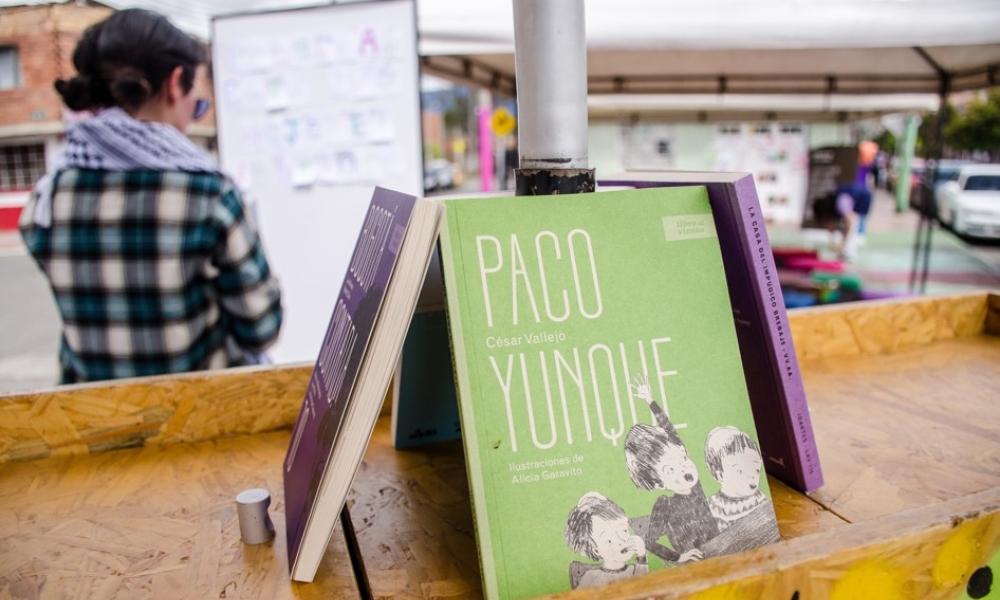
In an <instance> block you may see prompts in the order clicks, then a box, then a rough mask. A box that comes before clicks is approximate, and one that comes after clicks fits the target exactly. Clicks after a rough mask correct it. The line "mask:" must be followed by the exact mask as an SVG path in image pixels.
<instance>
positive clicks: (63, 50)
mask: <svg viewBox="0 0 1000 600" xmlns="http://www.w3.org/2000/svg"><path fill="white" fill-rule="evenodd" d="M112 12H113V9H112V8H110V7H108V6H105V5H103V4H100V3H97V2H93V1H90V0H76V1H72V2H67V3H64V4H33V5H26V6H9V7H0V230H9V229H14V228H16V226H17V220H18V218H19V216H20V213H21V208H22V207H23V206H24V204H25V203H26V202H27V199H28V194H29V193H30V191H31V188H32V187H33V186H34V184H35V182H36V181H37V180H38V178H39V177H41V176H42V175H43V174H44V173H45V172H46V170H47V169H48V167H49V166H50V165H51V164H52V162H53V160H54V158H55V156H56V155H57V154H58V153H59V152H60V151H61V150H62V149H63V147H64V146H65V142H64V136H63V133H64V132H65V129H66V126H67V125H68V124H70V123H71V122H72V121H73V120H74V119H78V118H80V116H78V115H74V114H73V113H71V112H70V111H68V110H66V109H65V107H64V106H63V104H62V99H61V98H60V97H59V94H58V93H57V92H56V90H55V87H54V86H53V84H54V82H55V81H56V79H68V78H70V77H72V76H73V75H74V74H75V72H76V70H75V69H74V68H73V50H74V49H75V48H76V43H77V41H78V40H79V39H80V36H81V35H82V33H83V32H84V30H86V29H87V27H89V26H90V25H92V24H94V23H96V22H98V21H100V20H102V19H104V18H106V17H107V16H108V15H110V14H111V13H112ZM214 122H215V115H214V113H212V112H210V113H209V114H208V115H207V116H206V117H205V119H204V120H203V121H202V123H200V124H197V125H195V126H192V127H191V129H190V130H189V131H188V133H189V135H191V137H192V138H193V139H195V140H196V141H198V142H199V143H200V144H201V145H202V146H203V147H205V148H208V149H211V148H214V138H215V126H214Z"/></svg>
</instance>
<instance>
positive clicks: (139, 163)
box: [33, 107, 219, 228]
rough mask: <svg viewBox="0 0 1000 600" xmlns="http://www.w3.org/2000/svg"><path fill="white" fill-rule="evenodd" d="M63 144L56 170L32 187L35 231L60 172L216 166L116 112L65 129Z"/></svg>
mask: <svg viewBox="0 0 1000 600" xmlns="http://www.w3.org/2000/svg"><path fill="white" fill-rule="evenodd" d="M66 143H67V145H66V150H65V151H64V152H63V153H62V154H61V155H60V156H59V157H57V158H56V161H55V167H54V168H53V169H52V170H50V171H49V172H48V173H47V174H46V175H45V176H44V177H42V179H40V180H39V181H38V183H37V184H36V185H35V192H36V193H37V194H38V201H37V202H36V203H35V211H34V214H33V220H34V222H35V224H36V225H38V226H40V227H46V228H47V227H50V226H51V225H52V193H53V189H52V186H53V183H54V182H55V176H56V175H57V174H58V173H59V171H62V170H65V169H100V170H105V171H139V170H151V171H188V172H206V173H218V172H219V166H218V164H216V162H215V161H214V160H213V159H212V158H211V157H210V156H208V154H206V153H205V152H204V151H203V150H202V149H200V148H198V146H196V145H195V144H194V143H193V142H192V141H191V140H190V139H188V138H187V136H185V135H184V134H183V133H181V132H180V131H178V130H177V129H175V128H174V127H173V126H171V125H167V124H166V123H158V122H148V121H139V120H136V119H133V118H132V117H131V116H130V115H129V114H128V113H127V112H125V111H124V110H122V109H121V108H117V107H114V108H108V109H106V110H102V111H101V112H99V113H98V114H97V115H95V116H94V117H92V118H90V119H87V120H85V121H82V122H80V123H77V124H75V125H72V126H70V127H69V128H68V129H67V130H66Z"/></svg>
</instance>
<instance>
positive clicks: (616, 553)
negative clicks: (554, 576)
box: [566, 492, 649, 589]
mask: <svg viewBox="0 0 1000 600" xmlns="http://www.w3.org/2000/svg"><path fill="white" fill-rule="evenodd" d="M566 543H567V544H569V547H570V548H571V549H572V550H573V551H574V552H576V553H578V554H582V555H584V556H586V557H587V558H589V559H590V560H593V561H597V563H598V564H587V563H581V562H573V563H572V564H570V585H571V587H572V588H573V589H576V588H578V587H595V586H599V585H604V584H605V583H610V582H612V581H618V580H620V579H625V578H628V577H632V576H634V575H641V574H644V573H648V572H649V566H648V565H647V564H646V546H645V544H644V543H643V540H642V538H641V537H639V536H637V535H633V534H632V533H631V531H630V530H629V524H628V518H627V517H626V516H625V511H624V510H622V508H621V507H620V506H618V505H617V504H615V503H614V502H613V501H611V500H608V499H607V498H605V497H604V496H603V495H601V494H599V493H597V492H588V493H587V494H584V496H583V497H582V498H580V501H579V502H578V503H577V504H576V506H574V507H573V509H572V510H570V512H569V517H568V518H567V519H566ZM633 557H635V559H636V562H635V563H630V562H629V561H631V560H632V558H633Z"/></svg>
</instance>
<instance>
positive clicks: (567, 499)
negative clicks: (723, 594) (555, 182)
mask: <svg viewBox="0 0 1000 600" xmlns="http://www.w3.org/2000/svg"><path fill="white" fill-rule="evenodd" d="M444 205H445V209H446V212H445V214H446V223H445V225H444V226H443V227H442V233H441V262H442V269H443V275H444V282H445V295H446V300H447V311H448V323H449V327H450V335H451V344H452V356H453V360H454V366H455V379H456V383H457V388H458V396H459V406H460V412H461V427H462V436H463V438H462V439H463V443H464V445H465V452H466V463H467V467H468V474H469V483H470V487H471V494H472V503H473V510H474V513H475V520H476V534H477V539H478V543H479V552H480V564H481V567H482V575H483V586H484V591H485V596H486V597H487V598H525V597H533V596H537V595H541V594H546V593H552V592H558V591H561V590H568V589H572V588H577V587H585V586H593V585H602V584H604V583H607V582H611V581H614V580H617V579H621V578H624V577H631V576H640V575H642V574H644V573H647V572H649V571H651V570H656V569H660V568H664V567H673V566H676V565H683V564H686V563H688V562H692V561H697V560H709V559H711V557H712V556H715V555H719V554H727V553H731V552H738V551H742V550H745V549H750V548H753V547H756V546H759V545H762V544H765V543H769V542H773V541H777V540H778V539H779V537H778V530H777V523H776V520H775V517H774V509H773V505H772V503H771V494H770V490H769V489H768V487H767V479H766V477H765V476H764V473H763V470H762V468H761V467H762V464H761V459H760V451H759V449H758V445H757V444H758V442H757V433H756V430H755V428H754V422H753V416H752V413H751V410H750V404H749V398H748V395H747V388H746V384H745V381H744V377H743V371H742V363H741V360H740V352H739V347H738V345H737V340H736V332H735V329H734V324H733V319H732V312H731V309H730V304H729V295H728V291H727V286H726V278H725V274H724V271H723V266H722V256H721V253H720V250H719V240H718V236H717V234H716V230H715V226H714V224H713V219H712V214H711V211H710V208H709V203H708V195H707V192H706V190H705V188H704V187H680V188H651V189H645V190H625V191H610V192H599V193H594V194H583V195H562V196H547V197H504V198H482V199H481V198H476V199H456V200H448V201H445V202H444Z"/></svg>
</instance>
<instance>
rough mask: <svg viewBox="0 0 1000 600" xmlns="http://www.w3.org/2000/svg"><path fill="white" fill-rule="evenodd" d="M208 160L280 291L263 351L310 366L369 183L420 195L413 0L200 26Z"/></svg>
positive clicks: (247, 17) (326, 7) (316, 9)
mask: <svg viewBox="0 0 1000 600" xmlns="http://www.w3.org/2000/svg"><path fill="white" fill-rule="evenodd" d="M212 60H213V81H214V87H215V104H216V122H217V128H218V140H219V159H220V162H221V165H222V168H223V170H224V171H225V172H227V173H229V174H230V175H231V176H232V177H233V178H234V179H235V180H236V182H237V184H238V185H239V187H240V189H242V190H243V192H244V198H245V200H246V201H247V204H248V206H249V207H250V209H251V212H252V213H253V214H254V216H255V218H256V220H257V224H258V227H259V229H260V234H261V239H262V241H263V244H264V249H265V251H266V252H267V257H268V262H269V263H270V265H271V268H272V269H273V270H274V272H275V273H276V275H277V276H278V278H279V281H280V282H281V290H282V305H283V307H284V315H285V317H284V323H283V325H282V328H281V334H280V337H279V338H278V341H277V342H276V343H275V345H274V346H272V347H271V348H270V349H269V351H268V354H269V356H270V358H271V359H272V360H273V361H274V362H276V363H290V362H300V361H312V360H315V358H316V356H317V354H318V352H319V348H320V344H321V343H322V338H323V335H324V333H325V332H326V327H327V324H328V323H329V320H330V314H331V312H332V310H333V306H334V303H335V301H336V298H337V294H338V292H339V291H340V286H341V284H342V283H343V279H344V274H345V272H346V271H347V263H348V261H349V260H350V256H351V253H352V251H353V249H354V243H355V240H356V239H357V235H358V232H359V231H360V228H361V222H362V220H363V218H364V215H365V211H366V209H367V207H368V202H369V200H370V199H371V195H372V191H373V190H374V186H375V185H379V186H382V187H387V188H390V189H394V190H398V191H401V192H406V193H409V194H413V195H421V194H422V186H423V177H422V173H423V168H422V144H421V135H420V89H419V66H418V56H417V39H416V14H415V8H414V4H413V0H379V1H376V2H362V3H352V4H333V5H324V6H317V7H310V8H301V9H294V10H285V11H274V12H258V13H245V14H238V15H227V16H220V17H216V18H214V19H213V21H212Z"/></svg>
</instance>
